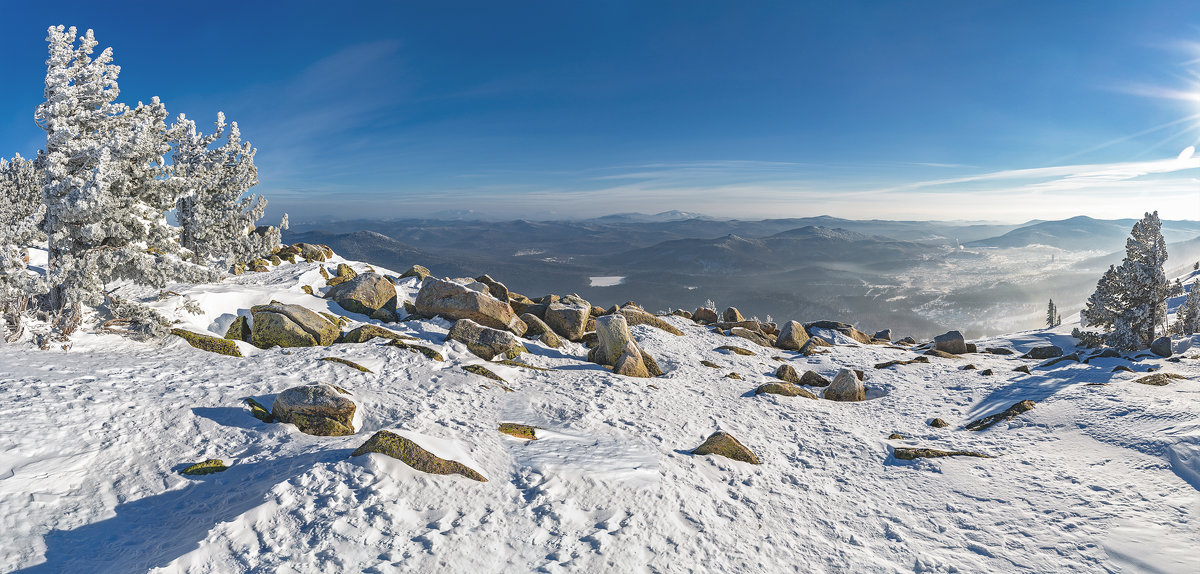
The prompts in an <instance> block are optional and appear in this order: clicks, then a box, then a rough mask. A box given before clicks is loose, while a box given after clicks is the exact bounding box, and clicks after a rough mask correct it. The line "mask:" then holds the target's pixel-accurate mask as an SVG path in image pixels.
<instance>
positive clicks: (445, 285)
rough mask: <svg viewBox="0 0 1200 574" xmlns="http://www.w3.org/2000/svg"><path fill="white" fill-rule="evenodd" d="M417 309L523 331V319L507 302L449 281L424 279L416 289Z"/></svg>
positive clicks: (422, 311)
mask: <svg viewBox="0 0 1200 574" xmlns="http://www.w3.org/2000/svg"><path fill="white" fill-rule="evenodd" d="M415 306H416V309H417V313H419V314H421V315H424V316H426V317H434V316H437V317H443V318H445V319H449V320H451V321H457V320H459V319H470V320H472V321H474V322H475V323H478V324H480V325H483V326H484V327H490V328H492V329H503V330H506V331H511V332H512V333H514V334H516V335H517V336H521V335H524V334H525V330H526V328H527V327H526V326H525V322H524V321H522V320H521V319H520V318H518V317H517V315H516V313H514V312H513V309H512V307H511V306H509V304H508V303H505V302H503V301H500V300H498V299H496V298H495V297H492V296H491V295H486V294H483V293H480V292H478V291H473V290H471V289H468V288H467V287H465V286H463V285H459V284H458V283H454V282H453V281H445V280H442V279H433V278H429V279H426V280H425V282H424V284H422V285H421V290H420V291H419V292H418V293H417V299H416V301H415Z"/></svg>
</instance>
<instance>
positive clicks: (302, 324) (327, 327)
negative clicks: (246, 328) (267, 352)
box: [250, 301, 341, 349]
mask: <svg viewBox="0 0 1200 574" xmlns="http://www.w3.org/2000/svg"><path fill="white" fill-rule="evenodd" d="M250 313H251V315H253V317H254V321H253V323H254V325H253V328H252V329H251V332H250V342H251V343H253V344H254V346H255V347H259V348H260V349H268V348H270V347H274V346H276V345H278V346H280V347H315V346H321V347H324V346H327V345H331V344H333V343H334V342H335V341H337V339H338V336H339V335H341V330H339V329H338V326H337V325H335V324H334V323H332V322H330V321H329V320H328V319H325V318H324V317H322V316H320V315H318V314H316V313H314V312H312V311H310V310H308V309H307V308H305V307H301V306H300V305H287V304H283V303H280V302H278V301H272V302H271V303H270V304H268V305H255V306H254V307H251V308H250Z"/></svg>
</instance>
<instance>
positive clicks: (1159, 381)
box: [1133, 373, 1187, 387]
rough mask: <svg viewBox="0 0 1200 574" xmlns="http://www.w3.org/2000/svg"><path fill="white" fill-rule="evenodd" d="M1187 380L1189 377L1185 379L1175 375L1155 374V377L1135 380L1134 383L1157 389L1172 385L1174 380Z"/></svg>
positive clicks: (1149, 376)
mask: <svg viewBox="0 0 1200 574" xmlns="http://www.w3.org/2000/svg"><path fill="white" fill-rule="evenodd" d="M1186 378H1187V377H1185V376H1183V375H1178V374H1175V373H1154V374H1153V375H1147V376H1145V377H1142V378H1140V379H1134V380H1133V382H1135V383H1141V384H1143V385H1153V386H1155V387H1163V386H1166V385H1167V384H1168V383H1170V382H1171V381H1172V380H1175V379H1186Z"/></svg>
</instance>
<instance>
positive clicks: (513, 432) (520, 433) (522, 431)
mask: <svg viewBox="0 0 1200 574" xmlns="http://www.w3.org/2000/svg"><path fill="white" fill-rule="evenodd" d="M498 430H499V431H500V432H502V433H504V434H506V435H508V436H512V437H516V438H523V439H525V440H537V434H536V433H535V430H536V427H531V426H529V425H523V424H520V423H500V428H499V429H498Z"/></svg>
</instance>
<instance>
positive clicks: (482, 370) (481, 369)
mask: <svg viewBox="0 0 1200 574" xmlns="http://www.w3.org/2000/svg"><path fill="white" fill-rule="evenodd" d="M463 370H464V371H466V372H468V373H472V374H476V375H479V376H481V377H487V378H489V379H491V380H493V381H500V382H501V383H507V382H508V381H506V380H504V379H503V378H501V377H500V375H497V374H496V373H493V372H492V371H490V370H488V368H487V367H485V366H483V365H466V366H464V367H463Z"/></svg>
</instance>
